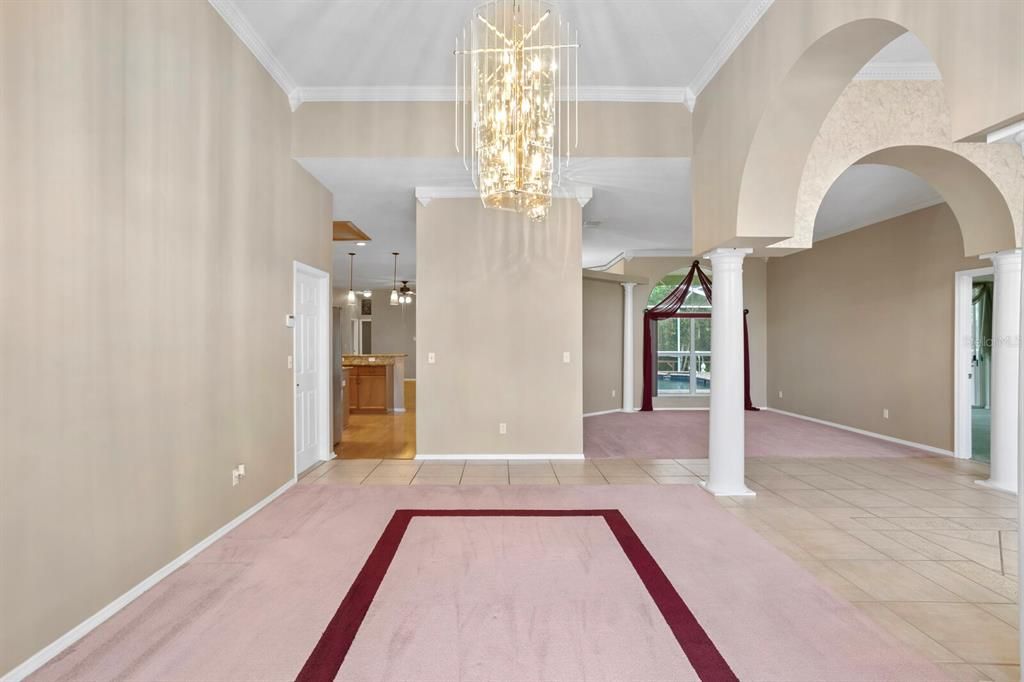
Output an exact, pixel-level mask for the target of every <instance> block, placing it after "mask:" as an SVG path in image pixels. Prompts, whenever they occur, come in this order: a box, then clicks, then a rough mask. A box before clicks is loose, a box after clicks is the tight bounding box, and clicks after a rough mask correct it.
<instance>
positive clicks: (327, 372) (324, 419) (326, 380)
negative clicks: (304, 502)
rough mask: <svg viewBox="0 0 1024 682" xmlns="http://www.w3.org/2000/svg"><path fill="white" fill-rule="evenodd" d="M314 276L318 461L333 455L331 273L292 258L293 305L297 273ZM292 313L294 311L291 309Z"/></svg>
mask: <svg viewBox="0 0 1024 682" xmlns="http://www.w3.org/2000/svg"><path fill="white" fill-rule="evenodd" d="M300 272H301V273H303V274H305V275H308V276H310V277H314V278H315V279H317V280H318V283H319V289H320V291H319V294H320V315H319V317H320V324H319V325H318V326H319V329H318V330H317V332H318V333H319V335H320V341H321V343H320V363H319V367H320V371H319V372H318V373H317V374H318V376H317V389H318V390H317V392H318V394H319V395H318V400H317V403H318V404H319V406H320V410H319V411H320V414H319V415H318V420H317V423H318V424H319V427H320V437H319V439H318V441H319V443H320V460H321V461H326V460H328V459H330V458H331V456H332V445H333V443H332V439H331V276H330V274H329V273H326V272H324V271H323V270H318V269H317V268H314V267H313V266H311V265H306V264H305V263H300V262H299V261H297V260H296V261H292V305H294V302H295V280H296V279H297V278H298V275H299V273H300ZM293 312H294V311H293ZM295 355H296V353H295V333H294V329H293V333H292V360H293V362H292V365H293V371H292V469H293V471H294V473H293V474H292V480H293V481H294V480H297V479H298V477H299V474H300V473H302V472H300V471H299V452H298V448H297V447H296V443H295V435H296V434H297V433H298V432H299V424H298V418H299V415H298V414H297V413H296V411H295V381H294V377H295V375H294V367H295V366H297V365H298V363H296V362H294V359H295Z"/></svg>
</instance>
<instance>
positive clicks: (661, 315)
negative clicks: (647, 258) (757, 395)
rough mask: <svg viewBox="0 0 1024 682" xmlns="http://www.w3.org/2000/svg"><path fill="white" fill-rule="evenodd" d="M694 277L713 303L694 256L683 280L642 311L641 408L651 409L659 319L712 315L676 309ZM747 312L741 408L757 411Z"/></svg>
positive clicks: (702, 273)
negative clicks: (642, 369) (742, 404)
mask: <svg viewBox="0 0 1024 682" xmlns="http://www.w3.org/2000/svg"><path fill="white" fill-rule="evenodd" d="M694 277H696V278H697V280H698V281H699V282H700V285H701V288H702V289H704V293H705V294H706V295H707V297H708V303H711V304H712V305H714V303H712V301H711V280H710V279H709V278H708V276H707V274H706V273H705V272H704V271H703V270H701V268H700V261H697V260H695V261H693V264H692V265H690V269H689V270H688V271H687V273H686V276H685V277H683V281H681V282H680V283H679V286H677V287H676V288H675V289H673V290H672V291H671V292H670V293H669V295H668V296H666V297H665V298H664V299H663V300H662V301H661V302H660V303H658V304H657V305H654V306H652V307H650V308H648V309H647V310H645V311H644V354H643V358H644V393H643V401H642V403H641V407H640V411H641V412H650V411H652V410H653V409H654V387H655V386H656V385H657V381H658V348H657V346H656V345H655V343H654V338H655V336H656V335H657V325H658V322H659V321H660V320H667V319H669V318H672V317H687V318H689V317H701V318H708V317H711V315H709V314H708V313H680V312H679V310H680V309H681V308H682V307H683V303H685V301H686V297H687V296H689V295H690V289H691V287H692V286H693V278H694ZM749 312H750V311H749V310H744V311H743V390H744V408H745V409H747V410H750V411H752V412H756V411H757V408H756V407H754V404H753V403H752V402H751V401H750V338H749V334H748V332H747V313H749Z"/></svg>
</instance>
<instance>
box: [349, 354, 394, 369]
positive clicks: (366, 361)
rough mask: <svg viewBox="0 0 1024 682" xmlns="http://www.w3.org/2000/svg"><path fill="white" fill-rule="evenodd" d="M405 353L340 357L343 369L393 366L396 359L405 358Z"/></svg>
mask: <svg viewBox="0 0 1024 682" xmlns="http://www.w3.org/2000/svg"><path fill="white" fill-rule="evenodd" d="M407 355H408V354H407V353H376V354H373V355H342V356H341V364H342V366H343V367H353V366H365V365H393V364H395V360H397V359H398V358H404V357H407Z"/></svg>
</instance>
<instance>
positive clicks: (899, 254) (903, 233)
mask: <svg viewBox="0 0 1024 682" xmlns="http://www.w3.org/2000/svg"><path fill="white" fill-rule="evenodd" d="M986 264H987V261H980V260H978V259H976V258H965V257H964V256H963V243H962V240H961V237H960V229H959V226H958V225H957V222H956V219H955V217H954V216H953V213H952V211H951V210H950V209H949V207H948V206H946V205H945V204H940V205H938V206H933V207H931V208H926V209H923V210H921V211H916V212H914V213H909V214H907V215H904V216H900V217H898V218H893V219H892V220H887V221H885V222H882V223H878V224H876V225H871V226H869V227H865V228H863V229H860V230H856V231H854V232H850V233H847V234H844V235H840V236H838V237H833V238H832V239H827V240H824V241H821V242H818V243H817V244H815V245H814V248H813V249H810V250H808V251H804V252H801V253H797V254H794V255H791V256H786V257H784V258H773V259H771V260H770V262H769V264H768V367H769V371H768V401H769V405H771V406H772V407H776V408H778V409H781V410H786V411H788V412H795V413H797V414H802V415H806V416H810V417H816V418H818V419H824V420H826V421H831V422H836V423H839V424H844V425H847V426H853V427H856V428H859V429H866V430H868V431H872V432H875V433H881V434H885V435H888V436H894V437H896V438H902V439H905V440H909V441H913V442H916V443H923V444H925V445H930V446H933V447H937V448H942V449H945V450H952V449H953V368H952V361H953V342H954V339H953V273H954V272H956V271H958V270H966V269H971V268H979V267H984V266H985V265H986ZM779 391H783V397H782V398H779V397H778V392H779ZM883 408H886V409H888V410H889V419H883V418H882V409H883Z"/></svg>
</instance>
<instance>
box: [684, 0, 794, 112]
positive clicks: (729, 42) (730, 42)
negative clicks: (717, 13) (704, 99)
mask: <svg viewBox="0 0 1024 682" xmlns="http://www.w3.org/2000/svg"><path fill="white" fill-rule="evenodd" d="M773 1H774V0H750V1H749V2H748V3H747V6H746V8H745V9H744V10H743V13H742V14H740V16H739V18H738V19H737V20H736V22H735V23H734V24H733V25H732V28H730V29H729V32H728V33H726V34H725V37H724V38H722V40H721V42H719V43H718V47H716V48H715V51H714V52H712V53H711V56H710V57H708V59H707V61H706V62H704V66H702V67H701V68H700V71H698V72H697V75H696V76H695V77H694V79H693V82H692V83H690V87H689V88H687V90H689V91H690V95H691V96H692V98H693V100H694V101H696V99H697V97H699V96H700V93H701V91H702V90H703V89H704V88H705V87H707V84H708V83H710V82H711V79H712V78H714V77H715V74H716V73H718V70H719V69H721V68H722V66H724V65H725V63H726V62H727V61H729V57H731V56H732V53H733V52H735V51H736V48H737V47H739V45H740V43H742V42H743V39H744V38H746V37H747V34H748V33H750V31H751V30H752V29H753V28H754V26H755V25H756V24H757V22H758V21H760V20H761V17H762V16H764V13H765V12H767V11H768V8H769V7H771V6H772V2H773Z"/></svg>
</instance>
